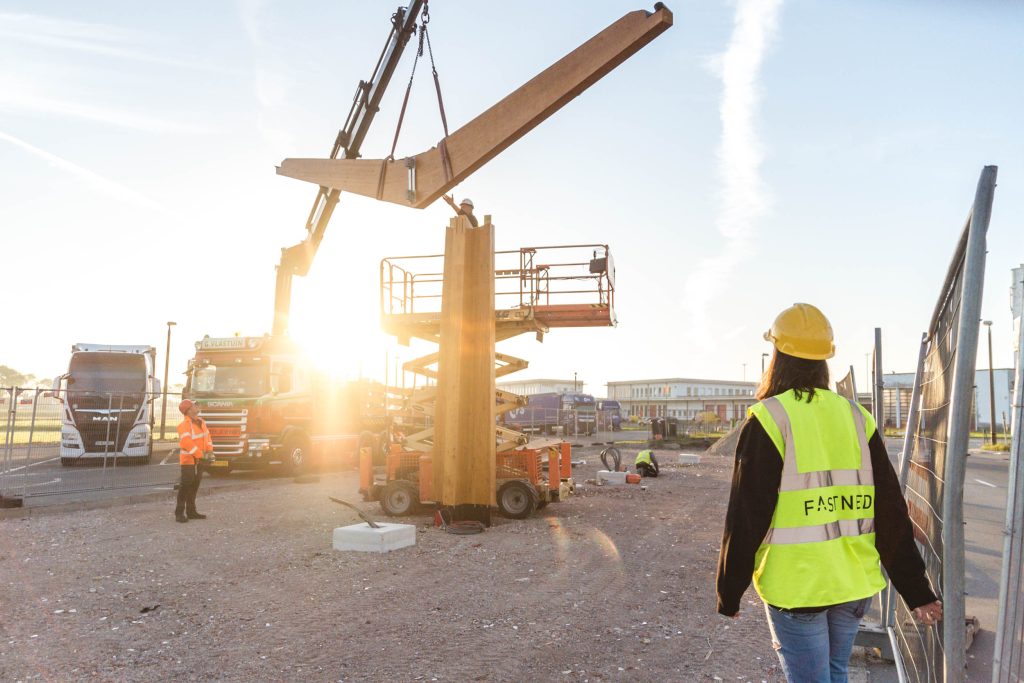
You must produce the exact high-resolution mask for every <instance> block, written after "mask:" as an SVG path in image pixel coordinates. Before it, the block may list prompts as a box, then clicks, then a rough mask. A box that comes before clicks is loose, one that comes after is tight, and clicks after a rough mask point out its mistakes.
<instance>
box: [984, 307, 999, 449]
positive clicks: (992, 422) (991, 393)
mask: <svg viewBox="0 0 1024 683" xmlns="http://www.w3.org/2000/svg"><path fill="white" fill-rule="evenodd" d="M981 324H982V325H984V326H985V327H987V328H988V410H989V419H988V421H989V429H990V430H991V432H992V443H993V445H994V444H995V442H996V383H995V375H994V373H993V371H992V321H991V320H982V321H981Z"/></svg>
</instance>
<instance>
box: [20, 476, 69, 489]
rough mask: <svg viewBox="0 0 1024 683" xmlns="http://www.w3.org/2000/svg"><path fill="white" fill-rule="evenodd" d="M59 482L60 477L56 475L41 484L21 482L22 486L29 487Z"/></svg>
mask: <svg viewBox="0 0 1024 683" xmlns="http://www.w3.org/2000/svg"><path fill="white" fill-rule="evenodd" d="M59 482H60V477H57V478H56V479H52V480H50V481H44V482H43V483H41V484H22V486H23V488H26V489H30V488H32V487H33V486H49V485H50V484H57V483H59Z"/></svg>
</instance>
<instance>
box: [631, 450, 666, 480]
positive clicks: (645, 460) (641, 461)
mask: <svg viewBox="0 0 1024 683" xmlns="http://www.w3.org/2000/svg"><path fill="white" fill-rule="evenodd" d="M633 467H635V468H636V472H637V474H639V475H640V476H641V477H656V476H658V473H659V472H660V470H659V469H658V459H657V458H656V457H655V456H654V451H653V450H651V449H647V450H644V451H640V452H639V453H637V454H636V460H635V461H634V462H633Z"/></svg>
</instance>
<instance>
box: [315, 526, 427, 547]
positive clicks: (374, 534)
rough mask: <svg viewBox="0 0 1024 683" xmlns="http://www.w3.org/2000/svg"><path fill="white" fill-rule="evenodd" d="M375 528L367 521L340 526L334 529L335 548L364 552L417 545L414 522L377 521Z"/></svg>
mask: <svg viewBox="0 0 1024 683" xmlns="http://www.w3.org/2000/svg"><path fill="white" fill-rule="evenodd" d="M377 524H378V525H379V527H380V528H379V529H374V528H373V527H371V526H370V525H369V524H366V523H365V522H360V523H359V524H352V525H350V526H339V527H337V528H336V529H335V530H334V549H335V550H356V551H359V552H364V553H386V552H389V551H391V550H398V549H399V548H405V547H407V546H410V545H416V526H415V525H414V524H394V523H392V522H377Z"/></svg>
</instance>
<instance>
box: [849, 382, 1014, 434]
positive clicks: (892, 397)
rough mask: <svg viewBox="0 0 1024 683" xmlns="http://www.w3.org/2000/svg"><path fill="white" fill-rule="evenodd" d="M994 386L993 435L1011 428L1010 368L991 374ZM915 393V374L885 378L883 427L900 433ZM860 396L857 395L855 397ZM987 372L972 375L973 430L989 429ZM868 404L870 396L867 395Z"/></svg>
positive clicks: (990, 410) (990, 411) (990, 421)
mask: <svg viewBox="0 0 1024 683" xmlns="http://www.w3.org/2000/svg"><path fill="white" fill-rule="evenodd" d="M992 378H993V380H994V381H993V384H994V385H995V389H996V391H995V399H996V401H995V406H996V411H995V416H996V431H999V432H1001V431H1003V423H1004V422H1006V429H1007V430H1009V427H1010V423H1009V420H1010V414H1011V413H1010V401H1011V397H1012V396H1013V368H996V369H994V370H993V371H992ZM913 390H914V373H912V372H904V373H895V372H894V373H890V374H888V375H885V377H884V386H883V392H884V395H883V398H882V409H883V410H884V411H885V412H884V420H885V426H886V427H895V428H896V429H903V428H904V427H906V424H907V414H908V413H909V412H910V394H911V392H912V391H913ZM859 396H860V394H858V397H859ZM989 396H990V394H989V383H988V369H987V368H985V369H981V370H977V371H976V372H975V373H974V396H973V400H972V402H971V417H970V426H971V429H972V430H981V431H987V430H989V429H991V425H992V418H991V415H992V409H991V407H990V406H991V405H992V404H991V402H990V400H989ZM867 397H868V400H869V401H870V398H869V397H870V394H868V395H867Z"/></svg>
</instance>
